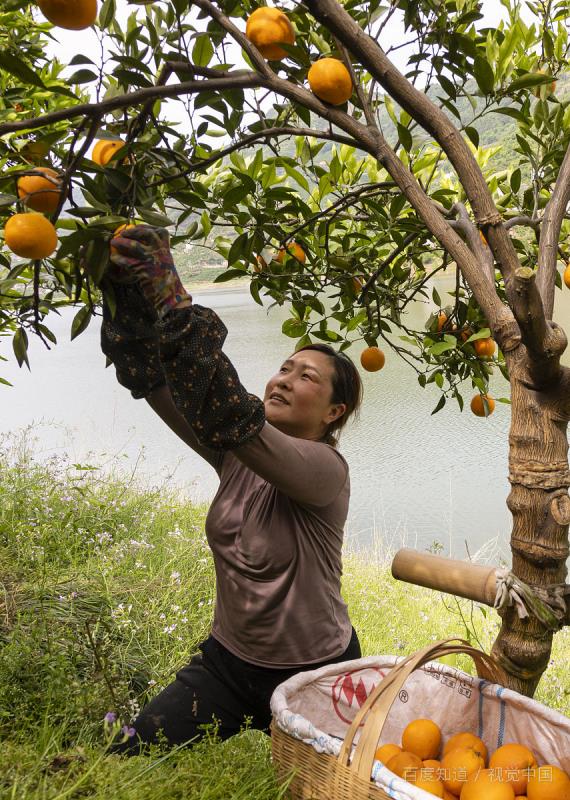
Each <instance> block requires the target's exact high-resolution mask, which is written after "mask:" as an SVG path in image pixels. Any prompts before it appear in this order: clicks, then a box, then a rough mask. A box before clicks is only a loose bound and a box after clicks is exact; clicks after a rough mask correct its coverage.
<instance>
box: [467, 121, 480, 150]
mask: <svg viewBox="0 0 570 800" xmlns="http://www.w3.org/2000/svg"><path fill="white" fill-rule="evenodd" d="M465 133H466V134H467V136H468V137H469V138H470V139H471V141H472V142H473V144H474V145H475V147H479V131H478V130H477V128H474V127H473V126H472V125H466V126H465Z"/></svg>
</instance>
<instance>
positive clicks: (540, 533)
mask: <svg viewBox="0 0 570 800" xmlns="http://www.w3.org/2000/svg"><path fill="white" fill-rule="evenodd" d="M507 358H508V362H509V372H510V376H511V402H512V416H511V430H510V434H509V482H510V484H511V492H510V494H509V497H508V500H507V506H508V507H509V510H510V511H511V514H512V516H513V524H512V533H511V551H512V558H513V562H512V571H513V573H514V574H515V575H516V576H517V577H518V578H519V579H520V580H522V581H524V582H525V583H526V584H528V585H529V586H536V587H542V588H546V587H547V586H550V585H555V584H562V583H564V581H565V578H566V572H567V570H566V559H567V558H568V554H569V547H568V524H569V522H570V504H569V503H568V500H567V498H568V487H569V486H570V472H569V469H568V440H567V419H568V418H567V413H566V408H565V405H566V398H565V396H564V393H563V392H562V391H561V389H560V383H559V384H558V385H556V386H554V387H551V388H550V389H548V390H546V391H542V392H538V391H536V390H534V389H533V388H532V380H531V378H530V375H529V373H528V359H527V355H526V353H525V352H524V348H523V347H521V348H519V350H518V351H517V353H516V355H515V354H512V355H511V356H510V357H509V356H508V357H507ZM552 637H553V631H551V630H547V629H545V627H544V625H543V624H542V623H541V622H540V621H539V620H538V619H536V617H534V616H533V615H532V614H531V615H530V617H528V618H527V619H519V617H518V615H517V611H516V608H515V607H508V608H506V609H505V611H504V612H502V625H501V630H500V632H499V635H498V637H497V639H496V641H495V643H494V645H493V649H492V653H493V655H494V656H495V657H496V658H497V659H498V660H499V663H500V664H501V666H502V667H503V668H504V670H505V672H506V673H507V676H508V680H507V682H508V686H509V688H511V689H514V690H515V691H517V692H520V693H521V694H524V695H527V696H529V697H532V695H533V694H534V692H535V690H536V687H537V685H538V682H539V681H540V678H541V676H542V674H543V672H544V671H545V670H546V668H547V666H548V662H549V659H550V652H551V648H552Z"/></svg>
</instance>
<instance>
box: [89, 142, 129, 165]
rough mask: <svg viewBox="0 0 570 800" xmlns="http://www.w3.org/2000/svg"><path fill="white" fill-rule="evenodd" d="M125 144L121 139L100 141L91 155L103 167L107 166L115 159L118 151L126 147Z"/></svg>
mask: <svg viewBox="0 0 570 800" xmlns="http://www.w3.org/2000/svg"><path fill="white" fill-rule="evenodd" d="M124 146H125V143H124V142H123V141H121V140H120V139H99V141H98V142H97V144H96V145H95V147H94V148H93V151H92V153H91V159H92V161H94V162H95V163H96V164H99V165H100V166H101V167H104V166H106V165H107V164H108V163H109V161H110V160H111V159H112V158H113V156H114V155H115V153H116V152H117V150H120V149H121V147H124Z"/></svg>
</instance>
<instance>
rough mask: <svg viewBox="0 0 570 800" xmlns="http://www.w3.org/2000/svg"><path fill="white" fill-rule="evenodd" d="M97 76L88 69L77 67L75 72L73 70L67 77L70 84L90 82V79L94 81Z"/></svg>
mask: <svg viewBox="0 0 570 800" xmlns="http://www.w3.org/2000/svg"><path fill="white" fill-rule="evenodd" d="M98 77H99V76H98V75H96V74H95V73H94V72H92V71H91V70H90V69H78V70H77V72H74V73H73V75H71V77H70V78H69V83H70V84H71V85H73V84H76V83H90V82H91V81H96V80H97V78H98Z"/></svg>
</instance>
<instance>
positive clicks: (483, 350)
mask: <svg viewBox="0 0 570 800" xmlns="http://www.w3.org/2000/svg"><path fill="white" fill-rule="evenodd" d="M473 347H474V348H475V352H476V353H477V355H478V356H479V358H491V357H492V356H493V353H494V352H495V340H494V339H491V337H489V338H487V339H475V341H474V342H473Z"/></svg>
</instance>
